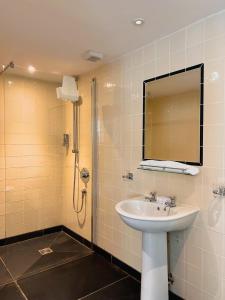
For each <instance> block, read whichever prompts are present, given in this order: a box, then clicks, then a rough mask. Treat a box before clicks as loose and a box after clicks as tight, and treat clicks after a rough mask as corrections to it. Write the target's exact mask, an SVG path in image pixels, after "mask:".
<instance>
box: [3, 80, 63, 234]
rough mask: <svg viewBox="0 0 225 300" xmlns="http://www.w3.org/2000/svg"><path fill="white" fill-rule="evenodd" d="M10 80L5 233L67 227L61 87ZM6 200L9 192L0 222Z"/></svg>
mask: <svg viewBox="0 0 225 300" xmlns="http://www.w3.org/2000/svg"><path fill="white" fill-rule="evenodd" d="M2 78H3V77H2ZM4 79H5V81H4V82H5V83H4V94H5V95H4V96H5V97H0V99H1V100H0V101H1V127H0V128H1V143H0V144H1V145H0V150H1V152H0V155H1V157H2V153H3V151H4V152H5V155H4V156H5V174H6V182H5V191H6V192H5V235H6V236H14V235H17V234H21V233H24V232H30V231H35V230H38V229H43V228H47V227H51V226H55V225H59V224H61V205H62V203H61V200H62V197H61V182H62V132H63V131H62V129H63V123H62V122H63V121H62V116H63V109H62V107H63V105H62V103H61V102H60V101H58V100H57V99H56V92H55V88H56V86H57V85H56V84H55V83H50V82H46V81H41V80H35V79H30V78H25V77H22V76H15V75H11V74H7V75H5V76H4ZM3 99H4V101H5V109H3V110H2V108H3V107H2V105H3V104H2V102H3ZM3 112H4V118H5V121H4V124H5V127H3V126H2V124H3V121H2V115H3ZM3 138H4V140H3ZM3 145H4V147H3ZM3 149H4V150H3ZM0 159H1V166H0V168H1V167H2V165H3V164H4V161H3V159H2V158H0ZM3 167H4V165H3ZM0 171H1V178H2V179H4V171H3V172H2V169H0ZM2 176H3V177H2ZM2 183H3V180H1V186H2ZM1 190H2V189H1ZM3 190H4V185H3ZM2 202H3V203H4V192H1V202H0V204H1V208H0V209H1V210H0V222H3V221H4V219H3V218H4V217H2V216H1V214H2V212H3V211H4V207H3V206H2ZM2 228H3V227H2V226H1V232H0V234H1V237H4V230H2Z"/></svg>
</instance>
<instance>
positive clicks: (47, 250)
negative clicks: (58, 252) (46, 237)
mask: <svg viewBox="0 0 225 300" xmlns="http://www.w3.org/2000/svg"><path fill="white" fill-rule="evenodd" d="M38 252H39V253H40V254H41V255H46V254H50V253H52V252H53V250H52V249H51V248H44V249H41V250H38Z"/></svg>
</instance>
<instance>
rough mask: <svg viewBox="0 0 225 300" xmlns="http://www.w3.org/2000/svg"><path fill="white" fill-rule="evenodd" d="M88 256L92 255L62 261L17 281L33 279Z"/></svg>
mask: <svg viewBox="0 0 225 300" xmlns="http://www.w3.org/2000/svg"><path fill="white" fill-rule="evenodd" d="M90 255H93V253H90V254H87V255H84V256H81V257H79V258H77V259H76V258H71V259H69V260H67V261H64V262H61V263H58V264H55V265H52V266H49V267H46V269H42V270H39V271H36V272H33V273H30V274H27V276H26V275H25V274H24V276H23V277H20V278H19V280H23V279H26V278H30V277H33V276H35V275H38V274H40V273H43V272H46V271H49V270H52V269H55V268H57V267H61V266H63V265H66V264H68V263H72V262H75V261H78V260H80V259H83V258H85V257H88V256H90Z"/></svg>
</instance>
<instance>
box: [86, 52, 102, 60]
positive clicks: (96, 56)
mask: <svg viewBox="0 0 225 300" xmlns="http://www.w3.org/2000/svg"><path fill="white" fill-rule="evenodd" d="M83 58H84V59H85V60H89V61H91V62H97V61H100V60H102V59H103V54H102V53H100V52H96V51H92V50H88V51H87V52H85V53H84V55H83Z"/></svg>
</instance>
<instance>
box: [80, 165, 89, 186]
mask: <svg viewBox="0 0 225 300" xmlns="http://www.w3.org/2000/svg"><path fill="white" fill-rule="evenodd" d="M80 179H81V180H82V181H83V183H85V184H86V183H88V181H89V180H90V172H89V170H88V169H87V168H83V169H82V170H81V171H80Z"/></svg>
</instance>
